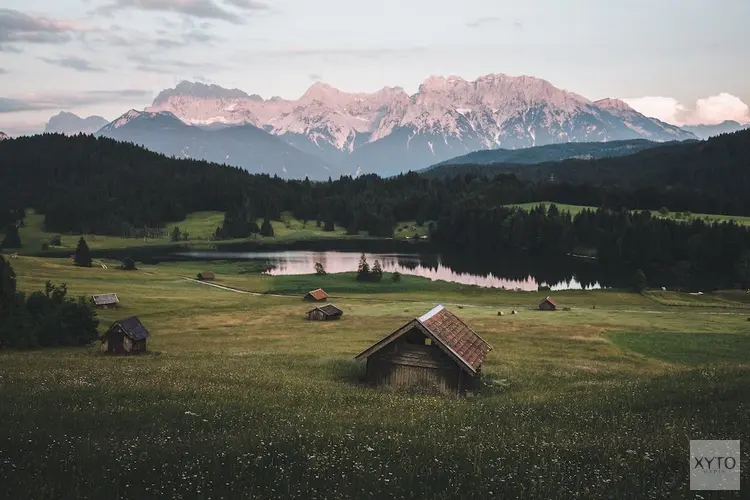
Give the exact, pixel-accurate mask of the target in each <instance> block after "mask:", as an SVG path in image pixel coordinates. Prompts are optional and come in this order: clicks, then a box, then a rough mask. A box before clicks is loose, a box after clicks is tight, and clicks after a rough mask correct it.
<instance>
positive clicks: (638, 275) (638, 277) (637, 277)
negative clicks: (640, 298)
mask: <svg viewBox="0 0 750 500" xmlns="http://www.w3.org/2000/svg"><path fill="white" fill-rule="evenodd" d="M631 285H632V287H633V291H634V292H636V293H643V291H644V290H646V287H647V286H648V280H647V279H646V273H644V272H643V271H642V270H641V269H638V270H637V271H636V272H635V273H634V274H633V278H632V280H631Z"/></svg>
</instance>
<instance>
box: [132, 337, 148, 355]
mask: <svg viewBox="0 0 750 500" xmlns="http://www.w3.org/2000/svg"><path fill="white" fill-rule="evenodd" d="M130 352H133V353H135V352H146V341H145V340H134V341H133V342H131V348H130Z"/></svg>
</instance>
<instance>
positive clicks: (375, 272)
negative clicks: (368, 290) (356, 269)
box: [370, 260, 383, 281]
mask: <svg viewBox="0 0 750 500" xmlns="http://www.w3.org/2000/svg"><path fill="white" fill-rule="evenodd" d="M370 279H371V280H372V281H380V280H382V279H383V269H382V268H381V267H380V262H378V261H377V260H376V261H375V263H374V264H373V265H372V272H371V273H370Z"/></svg>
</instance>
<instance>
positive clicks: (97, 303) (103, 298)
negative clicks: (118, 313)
mask: <svg viewBox="0 0 750 500" xmlns="http://www.w3.org/2000/svg"><path fill="white" fill-rule="evenodd" d="M91 302H93V303H94V307H104V308H110V307H117V306H118V305H119V304H120V299H119V298H118V297H117V294H116V293H104V294H101V295H92V296H91Z"/></svg>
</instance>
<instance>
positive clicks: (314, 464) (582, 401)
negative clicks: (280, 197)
mask: <svg viewBox="0 0 750 500" xmlns="http://www.w3.org/2000/svg"><path fill="white" fill-rule="evenodd" d="M12 263H13V266H14V267H15V269H16V272H17V274H18V275H19V284H20V287H21V288H22V289H24V290H27V291H29V290H33V289H38V288H40V287H41V286H42V285H43V283H44V281H45V280H47V279H52V280H53V281H55V282H61V281H65V282H67V283H68V286H69V289H70V291H71V293H72V294H91V293H96V292H110V291H112V292H117V293H118V294H119V295H120V298H121V300H122V305H123V307H122V308H121V309H120V310H116V311H111V310H107V311H103V312H102V313H101V317H102V322H103V324H107V323H108V322H109V321H112V320H114V319H115V318H117V317H118V316H124V315H129V314H138V315H139V316H140V317H141V318H142V319H143V321H144V323H145V324H146V325H147V326H148V327H149V329H150V330H151V332H152V335H153V337H152V339H151V340H150V344H149V347H150V349H151V350H152V351H158V352H160V353H161V355H159V356H143V357H138V358H110V357H104V356H101V355H99V354H98V353H97V350H96V349H65V350H49V351H38V352H4V353H0V393H2V395H3V404H2V405H0V421H1V422H3V425H2V426H0V479H1V480H2V482H3V484H4V489H5V492H6V494H7V495H8V496H9V498H20V497H24V498H28V497H42V496H45V497H58V498H62V497H65V498H70V497H76V496H82V497H89V498H91V497H96V498H103V497H110V498H111V497H116V496H121V497H130V498H143V497H151V496H156V495H163V496H166V497H172V498H174V497H178V496H182V497H206V498H208V497H209V496H210V497H211V498H218V497H220V496H222V495H223V496H224V497H225V498H228V497H238V496H242V497H244V498H272V497H274V498H275V497H297V498H362V497H369V495H370V494H371V493H372V492H377V496H379V497H389V498H410V497H413V496H414V495H418V496H420V497H423V498H456V497H462V498H464V497H468V496H470V497H473V498H498V497H507V498H510V497H513V498H572V497H574V493H578V497H579V498H604V497H607V498H634V497H638V498H684V497H685V496H686V494H687V468H686V467H685V462H686V459H685V457H686V456H687V449H686V440H687V439H696V438H704V439H708V438H716V437H722V436H725V437H727V438H743V437H745V436H747V435H748V434H750V422H748V420H747V419H742V418H726V415H745V414H747V411H748V410H749V409H750V408H748V401H750V389H749V388H750V366H748V359H750V357H748V356H747V353H748V352H750V349H749V347H748V346H749V343H748V342H749V341H750V323H748V322H747V321H746V318H747V315H748V313H747V310H746V309H744V307H745V306H746V302H742V301H740V300H738V301H733V300H731V298H732V296H724V295H722V296H721V297H714V299H715V300H716V302H717V304H718V303H719V302H721V305H722V307H712V306H710V304H709V305H705V304H704V307H700V308H694V307H680V306H674V305H669V303H668V301H666V302H665V299H664V298H662V300H656V299H655V298H654V297H648V296H639V295H634V294H627V293H614V292H564V293H559V294H555V298H556V299H557V300H558V302H560V304H561V305H568V306H571V307H572V311H570V312H562V311H561V312H556V313H544V312H539V311H534V310H532V309H533V306H534V304H535V303H536V302H537V301H538V300H539V299H540V297H541V296H540V295H539V294H536V293H514V292H505V291H500V290H482V289H470V288H469V287H462V286H460V285H452V284H447V283H430V282H428V281H426V280H422V279H419V278H414V279H404V281H403V282H402V284H401V286H403V287H404V288H405V290H404V291H400V292H399V291H395V290H390V291H382V293H377V294H373V293H362V292H363V291H366V290H368V289H370V288H371V287H372V286H373V285H367V286H366V287H360V286H359V285H358V284H357V283H356V282H353V281H352V280H351V279H350V277H349V276H330V277H326V278H322V279H319V278H316V277H313V276H307V277H270V276H261V275H258V274H237V271H238V269H239V265H238V264H232V263H226V262H225V263H216V264H212V268H215V269H216V270H217V272H219V282H220V283H226V284H231V285H232V286H236V287H238V288H244V289H248V290H258V291H265V290H280V289H287V290H290V291H299V290H305V289H308V288H312V287H313V286H315V285H323V286H324V287H328V288H330V289H332V290H334V289H337V287H342V288H341V291H337V292H336V293H335V294H333V293H332V294H333V295H335V299H334V300H335V303H336V304H337V305H338V306H340V307H341V308H342V309H343V310H344V311H345V315H344V318H343V319H342V320H341V321H340V322H332V323H309V322H307V321H305V320H304V319H303V318H304V312H305V311H306V310H307V309H308V308H309V307H310V305H309V304H306V303H304V302H303V301H301V300H300V295H299V294H296V295H293V296H289V297H283V296H282V297H277V296H269V295H261V296H253V295H245V294H237V293H231V292H226V291H222V290H218V289H215V288H212V287H209V286H205V285H201V284H198V283H194V282H188V281H186V280H184V279H181V276H189V275H192V274H194V272H195V270H196V269H197V266H198V265H199V263H195V264H184V263H183V264H169V265H164V264H162V265H159V266H142V268H141V270H139V271H137V272H133V273H128V272H123V271H117V270H114V269H111V268H110V269H102V268H92V269H79V268H74V267H72V266H70V265H69V264H68V262H67V261H65V260H64V259H57V260H52V259H38V258H29V257H19V258H16V259H13V260H12ZM347 282H349V284H351V288H350V289H343V288H345V285H346V284H347ZM383 286H386V287H390V286H392V285H391V284H390V283H384V284H383ZM693 297H695V296H684V297H683V298H684V299H685V301H691V300H693ZM678 298H680V297H669V298H667V299H669V300H671V301H673V302H679V301H678V300H677V299H678ZM438 302H443V303H446V304H461V305H462V308H461V309H458V307H457V306H453V307H451V308H452V310H453V311H454V312H456V313H457V314H458V315H459V316H461V317H462V318H464V319H465V320H466V321H467V322H469V323H470V324H471V326H472V327H473V328H474V329H476V330H477V331H478V332H479V333H480V334H481V335H482V336H483V337H484V338H485V339H487V340H488V341H489V342H490V343H491V344H492V345H493V346H494V349H493V351H492V352H491V353H490V355H489V357H488V359H487V362H486V364H485V372H486V375H487V379H488V380H489V381H490V384H489V385H488V386H487V387H485V388H484V389H483V390H482V391H481V392H480V393H479V394H478V395H475V396H474V397H470V398H467V399H465V400H457V399H454V398H441V397H428V396H420V395H409V394H403V393H391V392H389V391H384V390H373V389H368V388H364V387H361V386H360V385H359V384H358V378H359V377H360V376H361V374H362V372H363V366H362V364H360V363H357V362H355V361H354V360H353V359H352V357H353V356H354V355H355V354H356V353H358V352H360V351H361V350H363V349H364V348H365V347H367V346H369V345H370V344H371V343H373V342H374V341H376V340H378V339H379V338H381V337H382V336H384V335H386V334H388V333H390V332H391V331H392V330H394V329H395V328H397V327H398V326H400V325H401V324H403V323H405V322H406V321H408V320H409V319H411V318H413V317H414V316H416V315H418V314H421V313H422V312H424V311H426V310H428V309H429V308H431V307H432V306H433V305H434V304H435V303H438ZM727 304H728V305H727ZM593 305H596V308H595V309H593V308H592V306H593ZM510 309H518V310H519V311H520V314H518V315H513V316H511V315H506V316H503V317H500V316H497V314H496V313H497V311H498V310H504V311H506V312H507V311H509V310H510ZM625 332H627V334H628V335H629V336H623V335H624V333H625ZM683 332H691V333H683ZM730 336H731V339H732V340H731V341H729V340H727V339H729V338H730ZM697 338H700V339H701V340H696V339H697ZM686 345H693V346H695V347H694V348H689V349H687V351H688V352H687V354H686V353H685V352H686V348H685V346H686ZM730 351H731V352H732V353H733V354H729V355H728V356H730V357H726V358H724V357H722V356H723V355H727V353H729V352H730ZM720 361H727V362H728V363H726V364H722V363H719V362H720ZM702 362H710V363H712V365H711V366H710V367H709V368H705V367H699V368H693V366H694V365H695V364H696V363H702ZM717 363H718V364H717ZM742 363H744V364H742ZM112 471H118V472H117V473H115V474H113V472H112ZM32 478H33V479H32ZM747 486H748V485H747V482H745V484H744V485H743V489H745V488H746V487H747ZM705 497H710V495H708V496H705ZM727 498H739V496H738V495H734V496H729V497H727Z"/></svg>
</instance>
